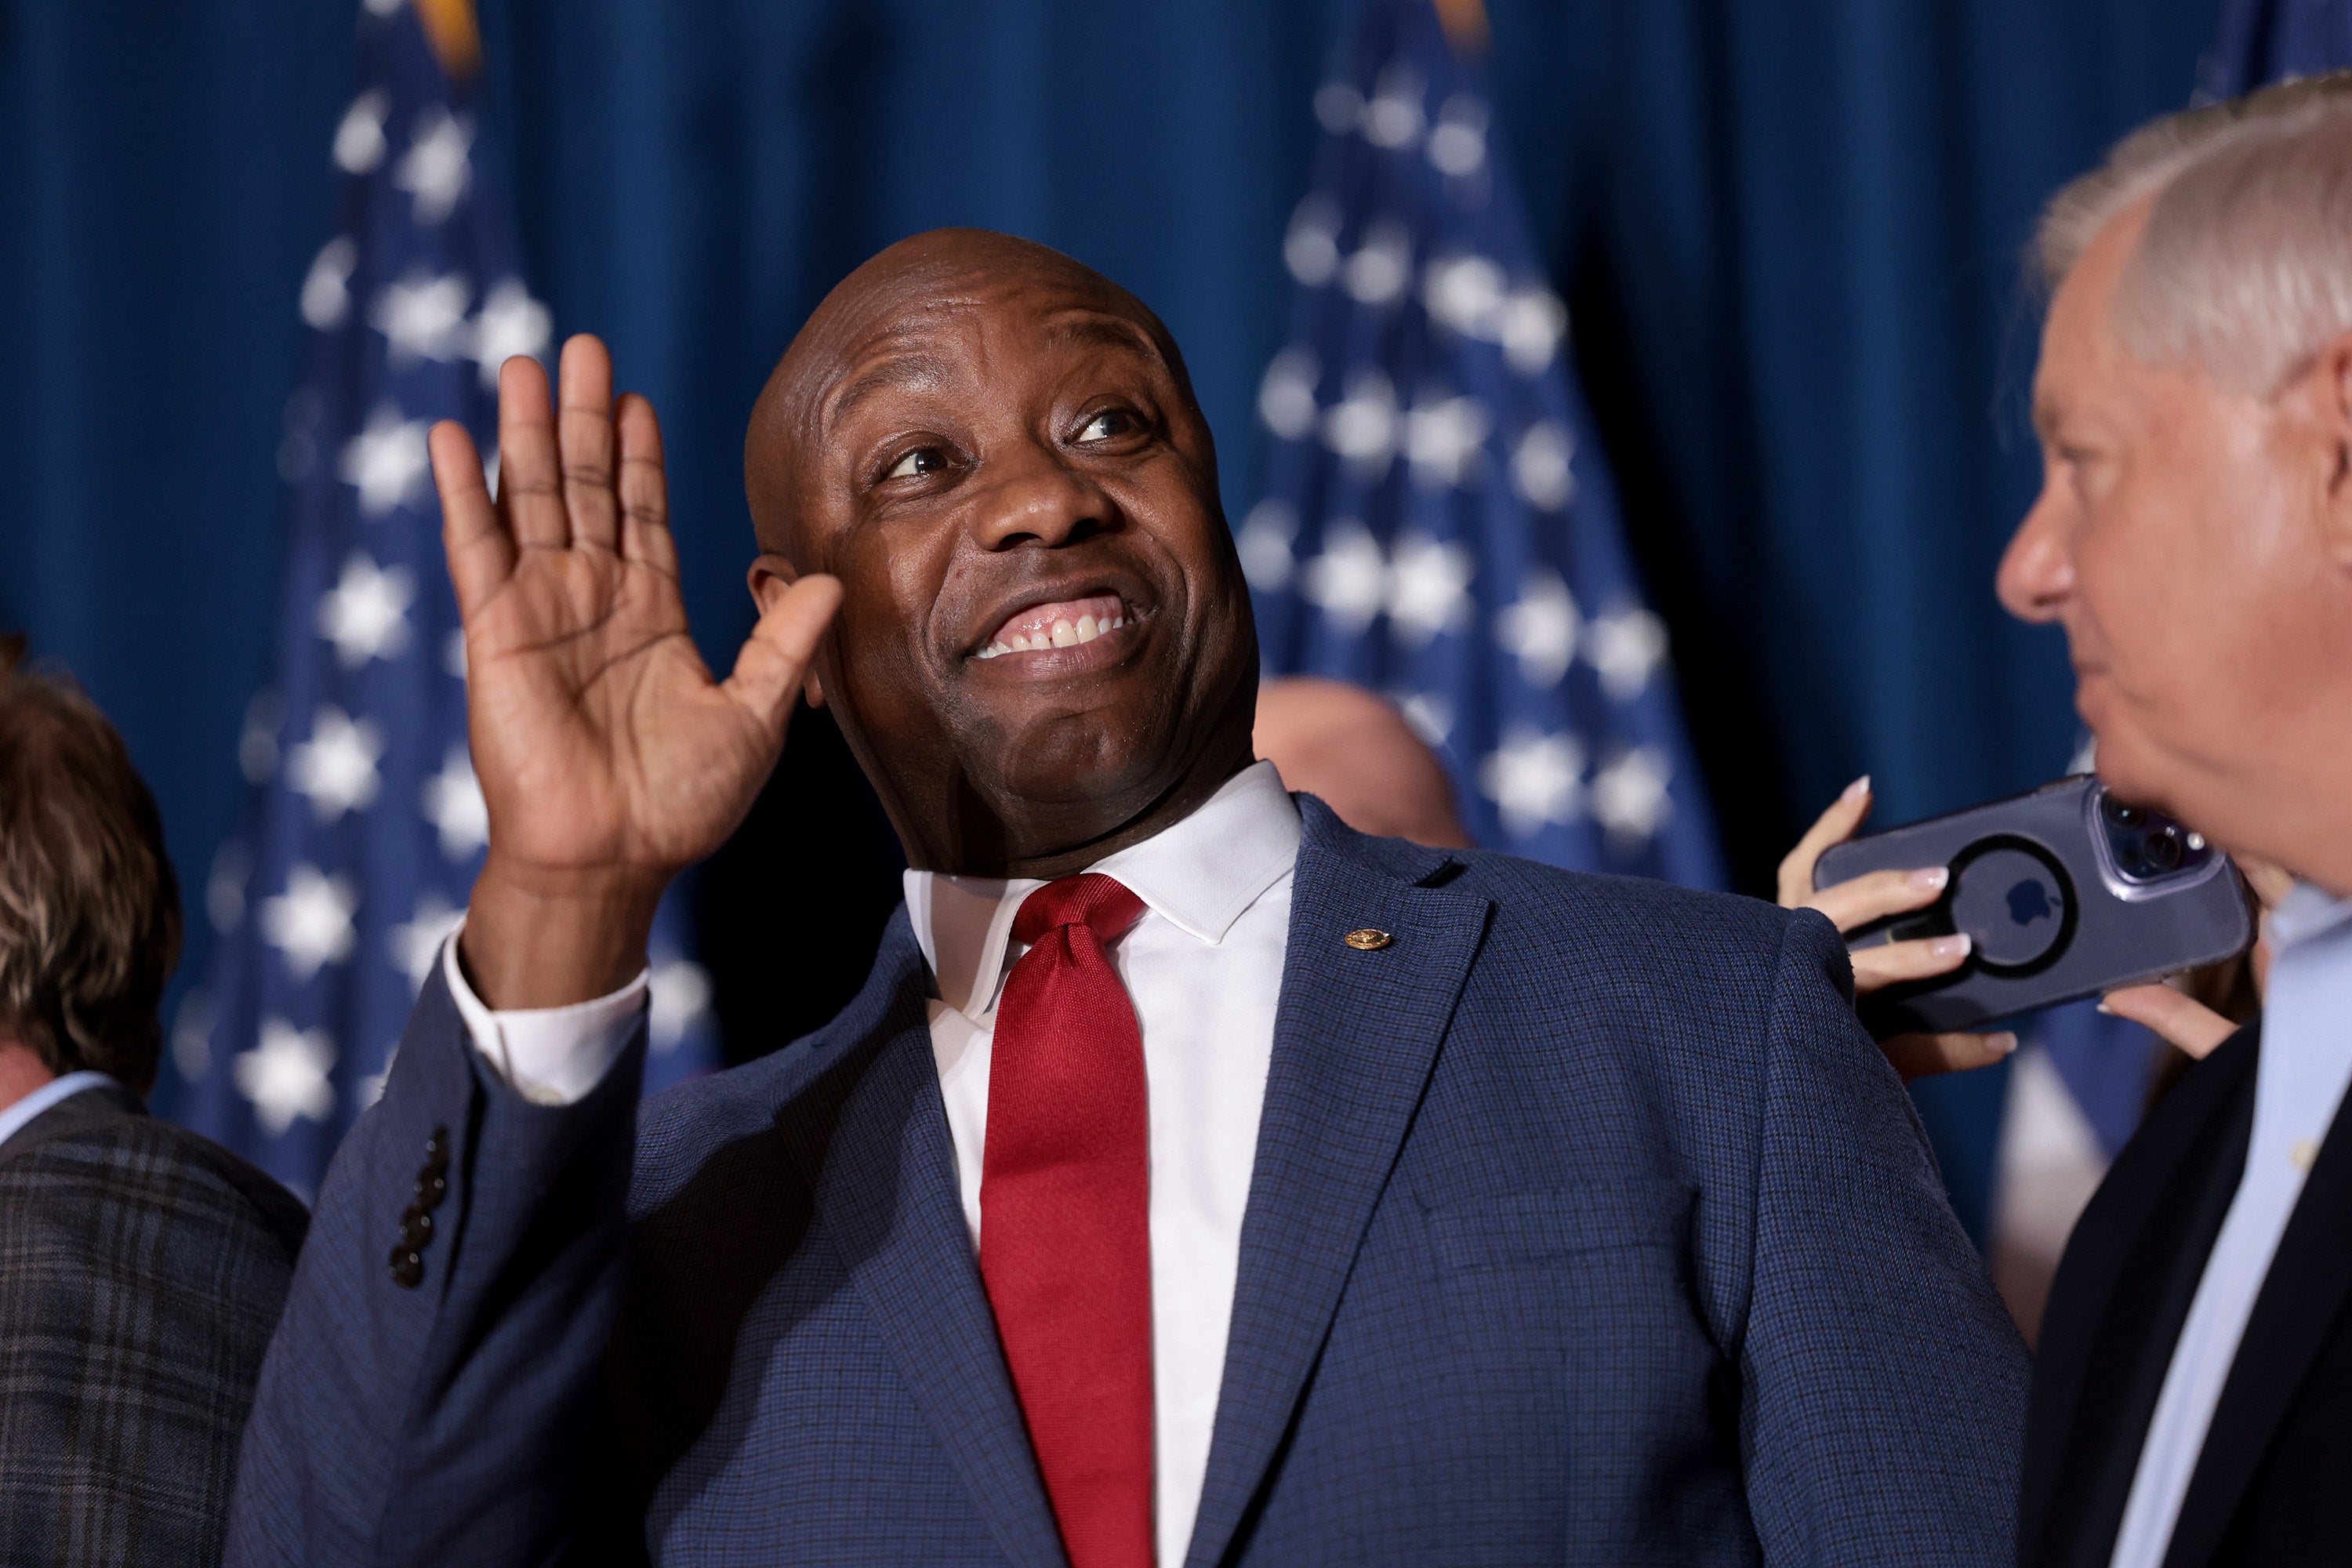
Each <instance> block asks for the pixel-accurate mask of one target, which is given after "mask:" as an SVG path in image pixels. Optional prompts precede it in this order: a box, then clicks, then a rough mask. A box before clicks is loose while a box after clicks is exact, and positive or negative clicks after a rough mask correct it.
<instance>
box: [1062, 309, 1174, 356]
mask: <svg viewBox="0 0 2352 1568" xmlns="http://www.w3.org/2000/svg"><path fill="white" fill-rule="evenodd" d="M1045 341H1046V342H1050V343H1055V344H1056V345H1066V346H1069V347H1074V348H1085V347H1095V348H1108V349H1125V350H1126V351H1127V352H1128V353H1140V354H1143V355H1145V356H1146V357H1148V358H1150V359H1153V360H1157V359H1160V357H1161V356H1160V345H1159V344H1158V343H1156V342H1153V341H1152V339H1151V334H1150V332H1147V331H1144V330H1143V328H1142V327H1141V326H1140V325H1139V324H1138V323H1136V322H1134V321H1129V320H1127V319H1126V318H1125V317H1123V316H1098V315H1095V314H1093V313H1091V312H1089V313H1087V314H1085V315H1076V316H1064V317H1062V318H1060V319H1059V320H1057V321H1051V322H1048V323H1047V324H1046V327H1045Z"/></svg>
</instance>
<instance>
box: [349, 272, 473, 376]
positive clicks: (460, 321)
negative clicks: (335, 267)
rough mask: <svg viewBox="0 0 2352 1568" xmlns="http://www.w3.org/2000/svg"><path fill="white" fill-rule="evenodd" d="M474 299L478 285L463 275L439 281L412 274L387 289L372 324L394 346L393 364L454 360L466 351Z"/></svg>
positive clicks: (371, 311) (370, 314) (371, 314)
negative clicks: (468, 319) (469, 310)
mask: <svg viewBox="0 0 2352 1568" xmlns="http://www.w3.org/2000/svg"><path fill="white" fill-rule="evenodd" d="M473 297H474V286H473V285H472V284H471V283H469V282H467V280H466V275H465V274H464V273H462V272H451V273H446V274H445V275H443V276H441V277H439V278H436V277H434V276H432V275H431V274H430V273H425V272H412V273H410V274H409V275H408V276H407V277H405V278H404V279H401V280H400V281H399V282H397V283H387V284H385V285H384V286H383V292H381V293H379V294H378V295H376V297H375V303H374V305H373V306H372V307H370V309H369V310H368V325H370V326H372V327H373V328H374V329H375V330H376V331H379V332H382V333H383V335H384V339H385V341H386V342H389V343H390V344H391V345H392V363H394V364H414V363H416V362H417V361H418V360H421V359H429V360H440V361H448V360H453V359H456V358H457V356H458V355H459V354H460V353H464V352H465V347H466V343H467V338H468V336H469V334H468V332H467V328H466V306H467V302H468V301H469V300H472V299H473Z"/></svg>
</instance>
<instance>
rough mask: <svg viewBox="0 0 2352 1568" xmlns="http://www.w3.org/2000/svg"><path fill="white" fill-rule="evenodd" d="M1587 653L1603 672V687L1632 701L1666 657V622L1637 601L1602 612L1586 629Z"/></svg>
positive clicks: (1624, 700)
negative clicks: (1610, 611) (1606, 612)
mask: <svg viewBox="0 0 2352 1568" xmlns="http://www.w3.org/2000/svg"><path fill="white" fill-rule="evenodd" d="M1584 657H1585V658H1589V659H1591V661H1592V668H1595V669H1597V670H1599V671H1600V672H1601V690H1603V691H1605V692H1607V693H1608V694H1609V695H1610V696H1612V697H1613V698H1615V699H1616V700H1618V701H1620V702H1631V701H1632V700H1633V699H1634V698H1636V697H1639V696H1640V695H1641V694H1642V688H1643V687H1644V686H1647V685H1648V684H1649V683H1650V672H1651V671H1652V670H1654V669H1655V668H1658V664H1659V661H1660V660H1662V659H1664V658H1665V657H1666V626H1665V623H1664V621H1661V620H1660V619H1658V617H1657V616H1654V615H1652V614H1651V613H1650V612H1649V611H1647V610H1645V609H1643V608H1642V607H1641V606H1640V605H1632V606H1629V607H1627V608H1624V609H1621V610H1618V611H1616V612H1614V613H1613V614H1611V615H1606V616H1601V617H1600V618H1599V619H1597V620H1595V621H1594V622H1593V623H1592V626H1591V629H1590V630H1589V631H1587V632H1586V633H1585V637H1584Z"/></svg>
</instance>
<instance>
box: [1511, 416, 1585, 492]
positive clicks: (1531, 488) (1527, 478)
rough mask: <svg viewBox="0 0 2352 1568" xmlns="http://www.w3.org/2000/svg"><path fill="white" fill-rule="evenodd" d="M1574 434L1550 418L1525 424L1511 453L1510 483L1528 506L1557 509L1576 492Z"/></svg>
mask: <svg viewBox="0 0 2352 1568" xmlns="http://www.w3.org/2000/svg"><path fill="white" fill-rule="evenodd" d="M1575 456H1576V438H1575V437H1573V436H1570V434H1569V433H1568V431H1567V430H1566V429H1565V428H1564V427H1563V426H1558V425H1555V424H1553V423H1551V421H1549V420H1544V421H1543V422H1541V423H1539V424H1535V425H1530V426H1528V433H1527V434H1526V435H1524V436H1522V437H1519V445H1518V449H1517V451H1514V452H1513V453H1512V454H1511V483H1512V484H1513V485H1514V486H1516V487H1517V489H1518V492H1519V496H1520V498H1521V499H1522V500H1525V501H1526V502H1527V503H1528V505H1529V506H1531V507H1534V508H1536V509H1537V510H1540V511H1558V510H1559V509H1560V508H1562V507H1564V506H1566V505H1567V504H1568V501H1569V498H1570V496H1572V495H1574V494H1575V493H1576V470H1575V468H1573V467H1572V466H1571V459H1573V458H1575Z"/></svg>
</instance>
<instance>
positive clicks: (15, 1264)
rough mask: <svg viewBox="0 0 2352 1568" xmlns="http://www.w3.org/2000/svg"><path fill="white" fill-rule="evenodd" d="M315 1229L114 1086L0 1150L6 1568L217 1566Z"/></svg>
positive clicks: (241, 1167)
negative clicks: (283, 1320) (306, 1236)
mask: <svg viewBox="0 0 2352 1568" xmlns="http://www.w3.org/2000/svg"><path fill="white" fill-rule="evenodd" d="M308 1223H309V1216H308V1215H305V1214H304V1213H303V1210H302V1205H300V1204H299V1203H297V1202H296V1201H295V1200H294V1198H293V1196H292V1194H289V1193H288V1192H287V1191H286V1189H285V1188H283V1187H281V1186H279V1185H278V1184H277V1183H276V1182H273V1181H271V1180H270V1179H269V1178H268V1176H266V1175H264V1174H262V1173H260V1172H259V1171H257V1170H255V1169H254V1168H253V1167H252V1166H250V1165H248V1164H247V1163H245V1162H244V1161H242V1160H240V1159H238V1158H236V1156H235V1155H234V1154H231V1153H230V1152H228V1151H227V1150H226V1149H223V1148H221V1147H220V1146H219V1145H217V1144H215V1143H213V1142H209V1141H208V1140H206V1139H204V1138H201V1137H199V1136H197V1135H196V1134H195V1133H194V1132H190V1131H187V1130H186V1129H185V1128H182V1127H175V1126H173V1125H172V1124H171V1123H170V1122H167V1121H157V1120H155V1119H154V1118H153V1117H151V1116H148V1115H147V1114H146V1113H145V1112H144V1111H142V1110H141V1109H140V1106H139V1101H138V1100H136V1099H135V1098H133V1097H132V1095H131V1092H130V1091H129V1090H127V1089H119V1088H116V1087H114V1086H112V1085H109V1086H106V1087H104V1088H99V1089H87V1090H84V1091H83V1092H82V1093H80V1094H77V1095H74V1096H72V1097H71V1098H69V1099H67V1100H60V1101H59V1102H58V1104H56V1105H53V1106H51V1107H50V1108H49V1109H48V1110H46V1111H43V1112H42V1113H41V1114H40V1115H38V1116H37V1117H35V1118H34V1119H33V1120H32V1121H29V1122H27V1123H26V1125H25V1126H24V1127H23V1128H21V1129H19V1130H18V1131H17V1133H16V1136H15V1137H14V1138H11V1139H10V1140H8V1142H5V1143H0V1563H6V1564H9V1565H11V1568H14V1565H16V1564H28V1565H29V1564H34V1563H38V1564H41V1565H43V1568H47V1565H49V1564H61V1565H68V1568H80V1565H82V1564H88V1565H89V1568H100V1565H103V1568H121V1565H123V1564H136V1565H137V1568H178V1565H180V1564H191V1565H193V1564H208V1563H217V1562H219V1561H220V1555H221V1543H222V1538H223V1535H224V1533H225V1531H226V1529H227V1526H228V1504H229V1494H230V1490H231V1488H232V1485H233V1483H234V1481H235V1479H236V1444H237V1437H238V1436H239V1434H240V1433H242V1432H243V1431H244V1429H245V1417H246V1412H247V1409H248V1408H249V1407H250V1406H251V1405H252V1403H253V1387H254V1381H255V1379H256V1378H257V1376H258V1375H259V1373H260V1371H261V1357H262V1352H263V1350H264V1349H265V1348H266V1347H267V1346H268V1342H269V1334H270V1331H271V1330H272V1329H274V1328H275V1327H276V1326H277V1323H278V1311H279V1309H280V1308H281V1307H282V1306H283V1305H284V1304H285V1300H286V1290H287V1287H288V1285H289V1283H290V1282H291V1280H292V1279H293V1276H294V1257H295V1254H296V1252H297V1251H299V1248H300V1247H301V1245H302V1232H303V1229H304V1227H305V1226H307V1225H308Z"/></svg>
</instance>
